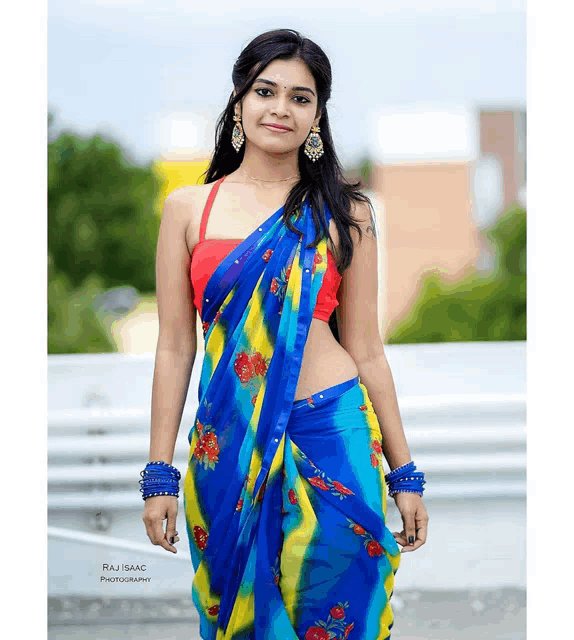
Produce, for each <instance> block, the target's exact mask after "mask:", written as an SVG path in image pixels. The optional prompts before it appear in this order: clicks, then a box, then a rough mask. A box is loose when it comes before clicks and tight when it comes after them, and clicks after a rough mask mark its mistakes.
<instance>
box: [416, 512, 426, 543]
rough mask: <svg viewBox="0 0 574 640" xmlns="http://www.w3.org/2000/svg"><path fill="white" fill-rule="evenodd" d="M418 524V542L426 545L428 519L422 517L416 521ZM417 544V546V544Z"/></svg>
mask: <svg viewBox="0 0 574 640" xmlns="http://www.w3.org/2000/svg"><path fill="white" fill-rule="evenodd" d="M416 523H417V539H416V542H419V541H420V543H421V544H424V543H425V542H426V541H427V534H428V518H426V517H424V516H422V517H420V518H417V519H416ZM416 542H415V544H416ZM419 546H420V545H419Z"/></svg>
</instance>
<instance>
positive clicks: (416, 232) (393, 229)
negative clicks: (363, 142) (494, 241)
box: [372, 163, 482, 338]
mask: <svg viewBox="0 0 574 640" xmlns="http://www.w3.org/2000/svg"><path fill="white" fill-rule="evenodd" d="M471 181H472V167H471V165H470V164H469V163H441V164H412V165H408V164H397V165H388V166H378V167H375V169H374V171H373V175H372V189H373V191H374V192H376V193H377V194H379V195H380V198H381V200H382V203H383V206H382V208H383V216H382V220H381V222H382V223H383V224H384V225H385V227H386V228H385V233H384V235H383V234H382V235H381V237H384V238H385V247H384V248H383V260H384V261H385V262H386V265H385V268H384V270H383V271H384V272H386V278H385V280H386V282H383V286H382V289H383V291H382V295H383V296H385V297H386V304H385V307H386V311H385V314H384V317H383V318H382V324H383V326H382V332H383V336H384V337H385V338H386V337H387V336H388V335H389V333H390V332H391V331H392V329H393V327H394V326H396V324H397V322H398V321H399V320H400V319H401V318H402V317H403V316H404V314H405V313H406V312H407V311H408V310H409V308H410V307H411V306H412V304H413V302H414V301H415V299H416V297H417V294H418V292H419V289H420V286H421V284H422V278H423V276H424V274H425V273H427V272H428V271H429V270H432V269H438V270H439V271H440V273H441V274H443V275H444V276H445V277H447V278H452V279H455V278H458V277H459V276H460V275H461V274H462V273H464V272H465V270H467V269H472V268H473V263H474V262H475V260H476V259H477V258H478V256H479V255H480V251H481V246H482V243H481V237H480V233H479V231H478V229H477V226H476V223H475V222H474V221H473V218H472V201H471V196H470V194H471V186H472V183H471Z"/></svg>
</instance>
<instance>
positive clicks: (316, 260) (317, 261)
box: [311, 251, 323, 273]
mask: <svg viewBox="0 0 574 640" xmlns="http://www.w3.org/2000/svg"><path fill="white" fill-rule="evenodd" d="M321 262H323V258H322V257H321V254H320V253H319V251H315V258H314V260H313V269H312V271H311V273H315V269H316V268H317V265H318V264H320V263H321Z"/></svg>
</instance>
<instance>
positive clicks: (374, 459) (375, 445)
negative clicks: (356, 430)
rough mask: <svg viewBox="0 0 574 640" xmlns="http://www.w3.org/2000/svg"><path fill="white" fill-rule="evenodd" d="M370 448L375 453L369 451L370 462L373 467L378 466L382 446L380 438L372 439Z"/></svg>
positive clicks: (380, 459) (381, 454) (381, 455)
mask: <svg viewBox="0 0 574 640" xmlns="http://www.w3.org/2000/svg"><path fill="white" fill-rule="evenodd" d="M371 448H372V449H373V451H374V452H375V453H371V464H372V465H373V467H378V466H379V464H380V463H381V462H382V460H383V447H382V444H381V441H380V440H373V441H372V442H371Z"/></svg>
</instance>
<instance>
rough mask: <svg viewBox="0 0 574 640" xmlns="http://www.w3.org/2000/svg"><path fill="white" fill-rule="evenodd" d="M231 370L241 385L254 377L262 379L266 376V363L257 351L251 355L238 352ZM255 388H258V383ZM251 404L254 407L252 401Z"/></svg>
mask: <svg viewBox="0 0 574 640" xmlns="http://www.w3.org/2000/svg"><path fill="white" fill-rule="evenodd" d="M233 368H234V371H235V373H236V375H237V377H238V378H239V380H241V382H242V383H243V384H247V383H249V382H251V380H252V378H254V377H255V376H262V377H264V376H265V375H267V368H268V362H267V360H266V359H265V358H264V357H263V354H262V353H261V352H259V351H254V352H253V353H247V352H246V351H240V352H239V353H238V354H237V355H236V356H235V363H234V365H233ZM257 388H259V384H258V383H257ZM252 402H253V404H254V405H255V401H253V400H252Z"/></svg>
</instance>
